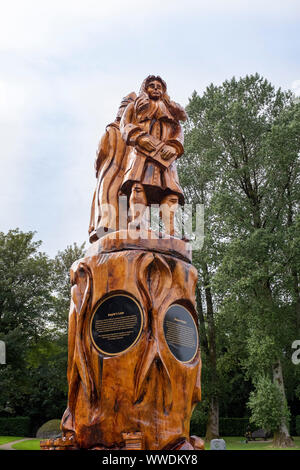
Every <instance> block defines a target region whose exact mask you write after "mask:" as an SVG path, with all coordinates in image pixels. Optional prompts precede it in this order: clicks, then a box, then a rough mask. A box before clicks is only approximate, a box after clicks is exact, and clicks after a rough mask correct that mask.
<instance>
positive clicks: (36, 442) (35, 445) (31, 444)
mask: <svg viewBox="0 0 300 470" xmlns="http://www.w3.org/2000/svg"><path fill="white" fill-rule="evenodd" d="M13 448H14V449H16V450H41V449H40V439H32V440H31V441H23V442H19V443H17V444H14V445H13Z"/></svg>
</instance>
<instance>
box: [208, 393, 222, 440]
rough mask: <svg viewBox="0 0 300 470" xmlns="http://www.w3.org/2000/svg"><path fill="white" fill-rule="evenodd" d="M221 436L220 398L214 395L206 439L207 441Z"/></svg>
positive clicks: (211, 401)
mask: <svg viewBox="0 0 300 470" xmlns="http://www.w3.org/2000/svg"><path fill="white" fill-rule="evenodd" d="M218 437H219V400H218V398H217V397H212V398H211V400H210V409H209V415H208V421H207V425H206V435H205V440H206V441H207V442H209V441H211V440H212V439H217V438H218Z"/></svg>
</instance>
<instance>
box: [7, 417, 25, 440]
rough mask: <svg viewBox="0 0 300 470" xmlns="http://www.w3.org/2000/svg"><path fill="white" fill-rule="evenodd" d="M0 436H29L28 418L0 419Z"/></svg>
mask: <svg viewBox="0 0 300 470" xmlns="http://www.w3.org/2000/svg"><path fill="white" fill-rule="evenodd" d="M0 435H2V436H18V437H23V436H24V437H28V436H30V418H28V416H17V417H15V418H0Z"/></svg>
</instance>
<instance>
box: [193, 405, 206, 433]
mask: <svg viewBox="0 0 300 470" xmlns="http://www.w3.org/2000/svg"><path fill="white" fill-rule="evenodd" d="M206 423H207V416H206V415H205V414H204V413H203V412H202V411H201V410H198V409H197V408H196V409H195V410H194V412H193V414H192V417H191V423H190V435H191V436H192V435H196V436H199V437H203V436H205V433H206Z"/></svg>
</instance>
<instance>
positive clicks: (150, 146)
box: [138, 135, 156, 152]
mask: <svg viewBox="0 0 300 470" xmlns="http://www.w3.org/2000/svg"><path fill="white" fill-rule="evenodd" d="M138 144H139V145H140V146H141V147H142V148H144V149H145V150H148V152H152V151H153V150H155V148H156V147H155V145H154V143H153V142H152V140H151V138H150V137H149V136H147V135H143V136H141V137H140V138H139V139H138Z"/></svg>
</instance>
